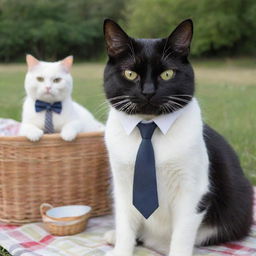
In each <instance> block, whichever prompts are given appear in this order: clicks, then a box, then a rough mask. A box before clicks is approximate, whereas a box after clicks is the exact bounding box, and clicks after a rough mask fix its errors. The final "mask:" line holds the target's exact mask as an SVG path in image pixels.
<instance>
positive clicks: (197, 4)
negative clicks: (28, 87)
mask: <svg viewBox="0 0 256 256" xmlns="http://www.w3.org/2000/svg"><path fill="white" fill-rule="evenodd" d="M106 17H110V18H113V19H114V20H116V21H119V22H121V24H123V25H124V26H125V28H127V30H128V32H129V33H130V35H131V36H134V37H136V36H137V37H146V38H149V37H154V38H156V37H166V36H168V35H169V34H170V32H171V31H172V30H173V29H174V28H175V26H177V25H178V24H179V23H180V22H181V21H182V20H184V19H186V18H192V19H193V21H194V24H195V33H194V39H193V46H192V54H193V55H195V56H209V55H211V56H216V55H229V56H230V55H236V54H248V55H252V54H255V48H256V36H255V31H256V1H255V0H214V1H212V0H189V1H188V0H126V1H125V0H110V1H105V0H72V1H66V0H36V1H35V0H0V61H13V60H17V59H21V58H24V54H25V53H31V54H34V55H35V56H37V57H38V58H42V59H46V60H47V59H49V60H51V59H52V60H53V59H59V58H63V57H65V56H67V55H70V54H74V55H75V56H76V58H80V59H85V60H87V59H88V58H92V57H93V58H95V57H98V56H100V55H101V54H102V52H103V49H104V47H103V46H104V40H103V35H102V23H103V19H104V18H106Z"/></svg>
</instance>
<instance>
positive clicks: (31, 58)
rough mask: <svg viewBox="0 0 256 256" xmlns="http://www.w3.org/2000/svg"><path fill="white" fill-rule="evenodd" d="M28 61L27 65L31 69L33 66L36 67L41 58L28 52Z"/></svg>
mask: <svg viewBox="0 0 256 256" xmlns="http://www.w3.org/2000/svg"><path fill="white" fill-rule="evenodd" d="M26 61H27V65H28V69H29V70H31V69H32V68H34V67H35V66H36V65H38V64H39V60H38V59H36V58H35V57H34V56H32V55H30V54H27V55H26Z"/></svg>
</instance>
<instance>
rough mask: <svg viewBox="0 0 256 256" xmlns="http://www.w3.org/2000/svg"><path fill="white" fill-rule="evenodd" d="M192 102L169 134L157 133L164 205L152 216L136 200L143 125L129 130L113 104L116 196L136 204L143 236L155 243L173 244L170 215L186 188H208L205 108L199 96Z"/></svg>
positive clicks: (110, 133) (110, 124)
mask: <svg viewBox="0 0 256 256" xmlns="http://www.w3.org/2000/svg"><path fill="white" fill-rule="evenodd" d="M189 105H190V106H188V107H187V109H186V111H184V112H183V113H182V114H181V115H180V116H179V117H178V119H177V120H176V121H175V122H174V124H173V125H172V126H171V128H170V129H169V131H168V132H167V134H166V135H164V134H162V132H161V131H160V129H158V128H157V129H156V130H155V132H154V134H153V137H152V144H153V148H154V153H155V162H156V175H157V187H158V200H159V208H158V209H157V210H156V212H155V213H154V214H153V215H152V216H151V217H150V218H149V219H148V220H144V219H143V218H141V216H140V214H138V212H137V211H136V209H135V208H134V207H133V205H132V184H133V174H134V164H135V159H136V155H137V151H138V148H139V145H140V142H141V136H140V133H139V130H138V128H137V127H136V128H135V129H134V130H133V132H132V133H131V134H130V135H127V134H126V133H125V130H124V128H123V126H122V124H121V123H120V120H118V115H117V111H116V110H115V109H111V111H110V114H109V118H108V121H107V126H106V133H105V140H106V145H107V148H108V152H109V157H110V163H111V167H112V173H113V178H114V197H115V199H116V200H119V198H120V200H125V201H126V203H127V207H130V208H131V209H132V208H134V215H135V216H136V217H135V218H139V219H140V221H141V222H142V225H141V231H140V236H141V237H143V238H144V241H145V240H146V241H148V244H150V245H152V244H154V243H156V244H159V242H160V241H161V243H162V244H163V247H165V245H168V244H169V242H170V241H169V240H170V234H171V232H172V228H171V226H172V217H171V216H172V212H173V211H175V204H176V202H177V200H179V194H180V192H181V190H187V191H188V193H194V194H195V198H197V197H198V198H200V197H201V196H202V195H203V194H204V193H205V192H207V190H208V184H209V181H208V155H207V151H206V147H205V143H204V140H203V132H202V128H203V124H202V120H201V114H200V108H199V106H198V103H197V101H196V100H195V99H194V100H193V101H192V102H191V103H190V104H189ZM121 198H122V199H121ZM159 227H161V228H160V229H159Z"/></svg>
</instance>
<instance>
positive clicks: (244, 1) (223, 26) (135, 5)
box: [126, 0, 256, 56]
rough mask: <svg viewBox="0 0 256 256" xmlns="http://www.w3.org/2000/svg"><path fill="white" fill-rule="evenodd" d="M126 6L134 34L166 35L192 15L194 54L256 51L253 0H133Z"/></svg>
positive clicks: (228, 53)
mask: <svg viewBox="0 0 256 256" xmlns="http://www.w3.org/2000/svg"><path fill="white" fill-rule="evenodd" d="M126 8H127V9H126V13H127V15H126V18H127V24H128V29H129V32H130V34H131V35H134V36H140V37H141V36H142V37H167V36H168V35H169V34H170V32H171V31H172V30H173V29H174V28H175V26H177V25H178V24H179V22H181V21H182V20H184V19H187V18H192V19H193V21H194V24H195V29H194V39H193V47H192V54H194V55H196V56H202V55H216V54H217V55H219V54H222V55H223V54H224V55H225V54H227V55H233V54H238V53H240V54H243V53H255V46H256V36H252V35H254V34H255V31H256V30H255V28H256V3H255V1H253V0H215V1H212V0H189V1H187V0H175V1H170V0H131V1H130V4H129V5H127V7H126Z"/></svg>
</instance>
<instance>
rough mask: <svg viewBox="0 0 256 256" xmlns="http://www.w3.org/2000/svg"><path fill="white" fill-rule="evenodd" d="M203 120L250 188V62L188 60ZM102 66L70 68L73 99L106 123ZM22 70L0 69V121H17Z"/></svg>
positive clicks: (253, 168) (255, 144) (255, 89)
mask: <svg viewBox="0 0 256 256" xmlns="http://www.w3.org/2000/svg"><path fill="white" fill-rule="evenodd" d="M192 63H194V67H195V75H196V84H197V92H196V94H197V97H198V99H199V102H200V105H201V108H202V111H203V116H204V119H205V121H206V122H207V123H209V124H210V125H211V126H212V127H214V128H215V129H216V130H217V131H219V132H220V133H221V134H223V135H224V136H225V137H226V138H227V139H228V141H229V142H230V144H232V145H233V147H234V148H235V150H236V151H237V152H238V154H239V156H240V159H241V163H242V166H243V168H244V170H245V172H246V175H247V176H248V177H249V178H250V180H251V181H252V182H253V183H254V184H255V185H256V139H255V138H256V136H255V127H256V117H255V116H256V115H255V110H256V100H255V98H256V83H255V72H256V63H255V61H253V60H250V59H239V60H232V59H225V60H203V61H198V60H195V61H192ZM103 69H104V64H101V63H95V64H94V63H86V64H75V65H74V67H73V71H72V74H73V77H74V93H73V98H74V99H75V100H76V101H78V102H79V103H81V104H83V105H85V106H86V107H87V108H88V109H89V110H91V111H92V112H93V113H94V114H95V115H96V117H97V118H98V119H100V120H102V121H104V120H105V119H106V108H105V107H104V106H105V105H104V104H103V105H102V103H103V102H104V94H103V89H102V73H103ZM25 72H26V67H25V65H21V64H20V65H18V64H15V65H14V64H12V65H0V78H1V80H0V92H1V97H0V117H5V118H13V119H17V120H20V114H21V106H22V101H23V98H24V96H25V93H24V88H23V83H24V82H23V81H24V76H25Z"/></svg>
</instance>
